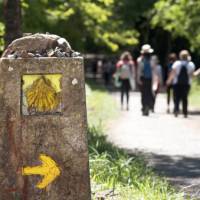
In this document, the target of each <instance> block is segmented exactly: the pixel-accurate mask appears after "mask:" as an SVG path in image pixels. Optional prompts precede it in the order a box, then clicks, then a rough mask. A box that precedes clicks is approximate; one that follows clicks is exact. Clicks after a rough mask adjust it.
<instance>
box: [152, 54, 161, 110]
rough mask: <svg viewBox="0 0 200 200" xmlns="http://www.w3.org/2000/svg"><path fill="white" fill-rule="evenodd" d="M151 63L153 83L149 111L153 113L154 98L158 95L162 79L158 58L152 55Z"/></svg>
mask: <svg viewBox="0 0 200 200" xmlns="http://www.w3.org/2000/svg"><path fill="white" fill-rule="evenodd" d="M151 62H152V65H153V82H152V92H153V105H152V107H151V109H152V112H154V108H155V103H156V98H157V95H158V93H159V90H160V87H161V85H162V83H163V78H162V66H161V65H160V61H159V59H158V56H156V55H153V56H152V58H151Z"/></svg>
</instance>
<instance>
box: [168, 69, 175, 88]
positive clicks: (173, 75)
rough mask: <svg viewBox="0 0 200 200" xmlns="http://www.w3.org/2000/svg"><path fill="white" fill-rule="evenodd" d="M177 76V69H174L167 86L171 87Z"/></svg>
mask: <svg viewBox="0 0 200 200" xmlns="http://www.w3.org/2000/svg"><path fill="white" fill-rule="evenodd" d="M175 76H176V70H175V69H172V70H171V72H170V73H169V77H168V79H167V82H166V85H167V86H169V85H171V84H172V82H173V80H174V78H175Z"/></svg>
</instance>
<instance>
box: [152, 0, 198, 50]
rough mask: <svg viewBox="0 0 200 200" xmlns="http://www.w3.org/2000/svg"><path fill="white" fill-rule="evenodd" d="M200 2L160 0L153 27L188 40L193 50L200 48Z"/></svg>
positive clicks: (196, 0) (195, 0)
mask: <svg viewBox="0 0 200 200" xmlns="http://www.w3.org/2000/svg"><path fill="white" fill-rule="evenodd" d="M199 12H200V1H198V0H159V1H158V2H157V3H156V4H155V13H154V17H153V19H152V25H153V26H154V27H155V26H160V27H162V28H163V29H165V30H167V31H169V32H170V33H171V34H172V36H173V37H184V38H186V39H187V40H188V41H189V43H190V45H191V49H192V50H198V49H199V46H200V26H199V25H200V18H199Z"/></svg>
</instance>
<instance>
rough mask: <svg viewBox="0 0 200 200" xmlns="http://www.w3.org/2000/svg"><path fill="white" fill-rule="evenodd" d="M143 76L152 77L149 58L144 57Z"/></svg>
mask: <svg viewBox="0 0 200 200" xmlns="http://www.w3.org/2000/svg"><path fill="white" fill-rule="evenodd" d="M143 65H144V68H143V77H144V78H150V79H151V78H152V68H151V62H150V60H147V59H144V60H143Z"/></svg>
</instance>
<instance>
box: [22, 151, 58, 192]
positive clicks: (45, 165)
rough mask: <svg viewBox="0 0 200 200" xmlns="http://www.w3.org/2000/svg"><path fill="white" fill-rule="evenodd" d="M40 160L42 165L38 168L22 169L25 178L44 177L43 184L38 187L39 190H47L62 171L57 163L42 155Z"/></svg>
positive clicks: (40, 183)
mask: <svg viewBox="0 0 200 200" xmlns="http://www.w3.org/2000/svg"><path fill="white" fill-rule="evenodd" d="M39 159H40V160H41V162H42V165H40V166H36V167H24V168H22V175H23V176H31V175H41V176H44V178H43V179H42V181H41V182H39V183H38V184H37V185H36V187H37V188H39V189H44V188H46V187H47V186H48V185H49V184H50V183H52V182H53V181H54V180H55V179H56V178H57V177H58V176H59V175H60V173H61V172H60V169H59V167H58V165H57V164H56V162H55V161H54V160H53V159H52V158H50V157H49V156H46V155H44V154H41V155H40V157H39Z"/></svg>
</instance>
